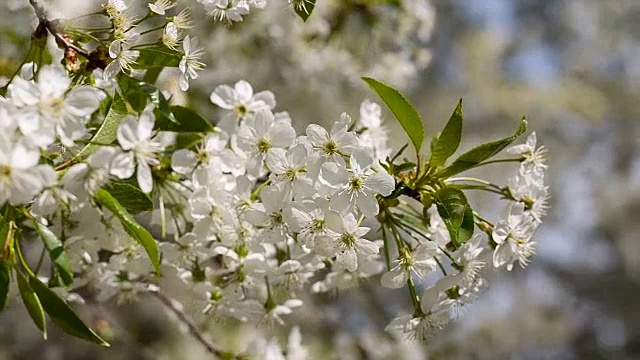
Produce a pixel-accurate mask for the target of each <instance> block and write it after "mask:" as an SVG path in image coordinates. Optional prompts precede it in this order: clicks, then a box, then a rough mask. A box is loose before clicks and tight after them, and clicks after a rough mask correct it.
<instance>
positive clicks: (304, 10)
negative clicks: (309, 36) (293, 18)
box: [293, 0, 316, 21]
mask: <svg viewBox="0 0 640 360" xmlns="http://www.w3.org/2000/svg"><path fill="white" fill-rule="evenodd" d="M315 7H316V0H294V1H293V10H294V11H295V12H296V14H298V16H300V18H301V19H302V20H303V21H307V19H308V18H309V16H311V13H312V12H313V9H314V8H315Z"/></svg>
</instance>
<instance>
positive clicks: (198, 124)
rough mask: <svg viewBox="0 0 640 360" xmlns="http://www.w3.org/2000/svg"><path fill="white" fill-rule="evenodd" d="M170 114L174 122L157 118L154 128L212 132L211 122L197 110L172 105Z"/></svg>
mask: <svg viewBox="0 0 640 360" xmlns="http://www.w3.org/2000/svg"><path fill="white" fill-rule="evenodd" d="M171 114H173V117H174V119H175V120H176V122H175V123H174V122H170V121H163V120H161V119H158V124H157V125H156V128H157V129H158V130H164V131H174V132H213V131H214V128H213V124H211V123H210V122H209V121H207V120H206V119H205V118H203V117H202V116H200V115H199V114H198V113H197V112H195V111H193V110H191V109H189V108H186V107H184V106H172V107H171Z"/></svg>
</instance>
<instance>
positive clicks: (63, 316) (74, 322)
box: [20, 275, 109, 347]
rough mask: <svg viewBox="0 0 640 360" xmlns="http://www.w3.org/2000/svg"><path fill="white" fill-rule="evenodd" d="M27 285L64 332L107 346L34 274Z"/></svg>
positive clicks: (107, 344)
mask: <svg viewBox="0 0 640 360" xmlns="http://www.w3.org/2000/svg"><path fill="white" fill-rule="evenodd" d="M20 276H21V275H20ZM29 285H31V287H30V288H31V289H33V291H34V292H35V294H36V295H37V297H36V299H39V302H41V303H42V307H41V309H42V308H43V309H44V311H46V312H47V314H48V315H49V317H50V318H51V321H53V323H54V324H56V325H58V326H59V327H60V328H61V329H62V330H63V331H64V332H66V333H67V334H69V335H72V336H75V337H77V338H80V339H83V340H87V341H90V342H92V343H95V344H98V345H100V346H105V347H108V346H109V343H107V342H106V341H104V340H103V339H102V338H101V337H100V336H98V334H96V333H95V332H94V331H93V330H91V329H90V328H89V327H88V326H87V325H85V324H84V322H82V320H81V319H80V318H79V317H78V315H77V314H76V313H75V311H73V309H72V308H71V307H69V304H67V303H66V302H65V301H64V300H62V299H60V298H59V297H58V295H56V293H54V292H53V291H51V289H49V288H48V287H47V286H46V285H45V284H43V283H42V281H40V280H38V278H36V277H34V276H30V277H29ZM43 320H44V318H43Z"/></svg>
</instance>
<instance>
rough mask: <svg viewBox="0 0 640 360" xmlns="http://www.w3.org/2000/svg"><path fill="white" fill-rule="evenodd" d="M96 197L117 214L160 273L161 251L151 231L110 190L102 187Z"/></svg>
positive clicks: (101, 203)
mask: <svg viewBox="0 0 640 360" xmlns="http://www.w3.org/2000/svg"><path fill="white" fill-rule="evenodd" d="M94 199H95V200H96V202H97V203H98V204H99V205H100V206H103V207H105V208H107V209H109V211H111V212H112V213H113V214H114V215H115V216H117V217H118V218H119V219H120V222H121V223H122V227H123V228H124V230H125V231H126V232H127V234H129V235H130V236H131V237H132V238H133V239H134V240H136V241H137V242H138V243H139V244H140V245H142V247H143V248H144V249H145V251H146V252H147V255H148V256H149V260H151V264H152V265H153V267H154V269H155V271H156V272H157V273H158V274H159V273H160V252H159V251H158V244H157V243H156V241H155V240H154V239H153V237H152V236H151V234H150V233H149V231H147V230H146V229H145V228H144V227H142V226H141V225H140V224H138V222H137V221H136V220H135V219H134V218H133V216H132V215H131V214H130V213H129V212H128V211H127V209H125V207H124V206H122V205H121V204H120V202H118V200H117V199H116V198H115V197H113V196H112V195H111V194H110V193H109V191H107V190H105V189H100V190H98V191H97V192H96V194H95V197H94Z"/></svg>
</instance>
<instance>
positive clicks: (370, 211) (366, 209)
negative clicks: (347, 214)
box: [356, 194, 380, 218]
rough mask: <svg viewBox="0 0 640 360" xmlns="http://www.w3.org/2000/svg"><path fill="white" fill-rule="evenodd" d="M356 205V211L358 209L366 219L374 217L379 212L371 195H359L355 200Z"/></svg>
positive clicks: (374, 198)
mask: <svg viewBox="0 0 640 360" xmlns="http://www.w3.org/2000/svg"><path fill="white" fill-rule="evenodd" d="M356 203H357V204H358V209H360V211H361V212H362V213H363V214H364V216H366V217H371V218H372V217H375V216H376V215H378V212H379V211H380V208H379V207H378V200H377V199H376V197H375V196H374V195H373V194H366V195H365V194H360V195H359V196H358V197H357V198H356Z"/></svg>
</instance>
